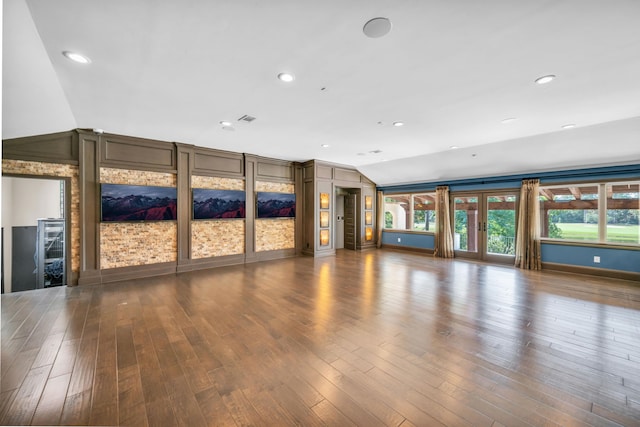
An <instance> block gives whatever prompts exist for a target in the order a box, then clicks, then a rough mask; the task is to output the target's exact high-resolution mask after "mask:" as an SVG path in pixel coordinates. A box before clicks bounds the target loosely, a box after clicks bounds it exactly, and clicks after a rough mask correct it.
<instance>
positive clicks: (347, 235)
mask: <svg viewBox="0 0 640 427" xmlns="http://www.w3.org/2000/svg"><path fill="white" fill-rule="evenodd" d="M356 197H357V196H356V195H355V194H347V195H346V196H345V197H344V248H345V249H351V250H353V251H355V250H356V212H357V209H356Z"/></svg>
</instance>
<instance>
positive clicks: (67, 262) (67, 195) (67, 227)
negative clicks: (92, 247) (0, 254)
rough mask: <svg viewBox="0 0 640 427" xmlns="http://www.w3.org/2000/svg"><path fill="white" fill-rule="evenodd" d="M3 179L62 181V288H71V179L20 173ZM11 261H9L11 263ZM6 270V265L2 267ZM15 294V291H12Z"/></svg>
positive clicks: (8, 175) (4, 174) (5, 174)
mask: <svg viewBox="0 0 640 427" xmlns="http://www.w3.org/2000/svg"><path fill="white" fill-rule="evenodd" d="M1 176H3V177H5V176H6V177H8V178H24V179H43V180H52V181H62V182H63V183H64V184H63V186H64V191H63V197H64V212H63V213H64V216H63V219H64V239H65V244H64V268H65V283H64V284H63V285H62V286H69V285H70V284H72V281H73V271H72V270H71V262H72V260H71V247H72V246H73V242H72V241H71V215H72V213H71V209H72V206H71V177H68V176H55V175H31V174H19V173H2V175H1ZM10 261H11V260H9V262H10ZM2 268H3V269H4V265H3V266H2ZM11 292H13V289H12V290H11Z"/></svg>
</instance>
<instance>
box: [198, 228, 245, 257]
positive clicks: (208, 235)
mask: <svg viewBox="0 0 640 427" xmlns="http://www.w3.org/2000/svg"><path fill="white" fill-rule="evenodd" d="M245 227H246V226H245V221H244V220H240V219H231V220H229V219H221V220H207V221H192V222H191V257H192V258H193V259H200V258H211V257H217V256H225V255H241V254H243V253H244V250H245V248H244V240H245V237H244V236H245V234H244V233H245Z"/></svg>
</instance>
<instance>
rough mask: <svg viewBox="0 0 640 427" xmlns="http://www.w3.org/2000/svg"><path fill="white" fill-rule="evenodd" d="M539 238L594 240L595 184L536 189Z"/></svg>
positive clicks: (596, 204)
mask: <svg viewBox="0 0 640 427" xmlns="http://www.w3.org/2000/svg"><path fill="white" fill-rule="evenodd" d="M540 209H541V211H542V212H541V215H540V219H541V221H542V227H541V235H542V237H550V238H552V239H563V240H591V241H598V186H597V185H593V184H591V185H572V186H566V187H541V188H540Z"/></svg>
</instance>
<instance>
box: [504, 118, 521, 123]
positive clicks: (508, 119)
mask: <svg viewBox="0 0 640 427" xmlns="http://www.w3.org/2000/svg"><path fill="white" fill-rule="evenodd" d="M516 120H517V119H516V118H515V117H507V118H506V119H502V120H500V123H511V122H515V121H516Z"/></svg>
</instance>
